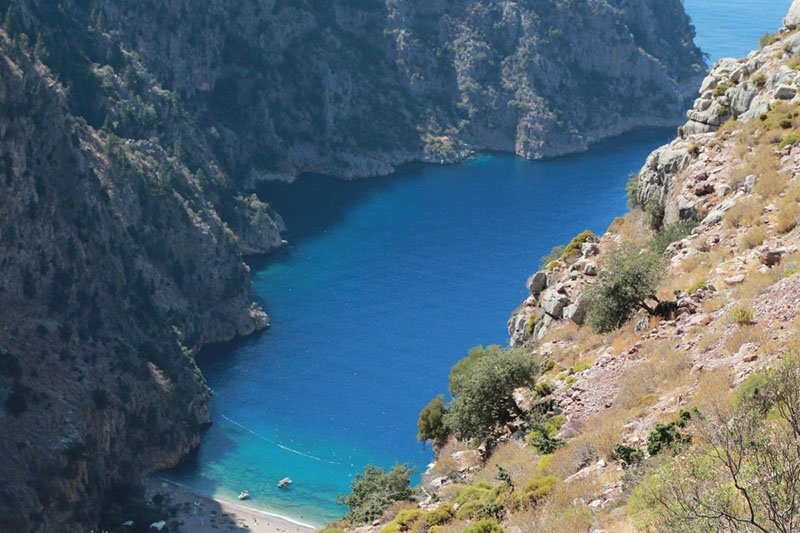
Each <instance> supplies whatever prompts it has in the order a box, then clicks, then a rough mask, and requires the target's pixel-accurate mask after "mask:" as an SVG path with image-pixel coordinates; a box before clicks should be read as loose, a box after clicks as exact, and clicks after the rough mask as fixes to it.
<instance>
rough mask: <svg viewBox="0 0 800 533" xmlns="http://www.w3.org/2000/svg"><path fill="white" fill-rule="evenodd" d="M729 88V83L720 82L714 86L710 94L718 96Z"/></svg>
mask: <svg viewBox="0 0 800 533" xmlns="http://www.w3.org/2000/svg"><path fill="white" fill-rule="evenodd" d="M730 88H731V84H730V83H725V82H722V83H720V84H719V85H717V86H716V87H714V90H713V91H712V92H711V94H712V96H715V97H720V96H723V95H724V94H725V93H726V92H727V90H728V89H730Z"/></svg>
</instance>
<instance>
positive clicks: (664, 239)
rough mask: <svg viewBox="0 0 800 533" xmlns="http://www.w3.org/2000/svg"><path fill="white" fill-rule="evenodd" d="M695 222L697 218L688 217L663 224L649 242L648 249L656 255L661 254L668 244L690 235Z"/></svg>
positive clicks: (695, 224)
mask: <svg viewBox="0 0 800 533" xmlns="http://www.w3.org/2000/svg"><path fill="white" fill-rule="evenodd" d="M697 224H698V221H697V220H695V219H688V220H681V221H679V222H675V223H674V224H670V225H669V226H665V227H664V228H662V229H661V231H659V232H658V233H656V236H655V238H654V239H653V242H651V243H650V250H652V251H653V253H655V254H658V255H661V254H663V253H664V251H665V250H666V249H667V247H668V246H669V245H670V244H672V243H673V242H675V241H679V240H681V239H683V238H684V237H686V236H687V235H690V234H691V233H692V230H693V229H694V228H695V227H696V226H697Z"/></svg>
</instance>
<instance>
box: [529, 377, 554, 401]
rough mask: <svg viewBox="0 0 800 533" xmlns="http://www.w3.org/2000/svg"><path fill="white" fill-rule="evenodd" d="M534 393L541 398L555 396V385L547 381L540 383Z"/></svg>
mask: <svg viewBox="0 0 800 533" xmlns="http://www.w3.org/2000/svg"><path fill="white" fill-rule="evenodd" d="M533 392H535V393H536V395H537V396H539V397H540V398H544V397H546V396H550V395H551V394H553V383H552V382H550V381H547V380H543V381H539V382H538V383H536V386H535V387H534V388H533Z"/></svg>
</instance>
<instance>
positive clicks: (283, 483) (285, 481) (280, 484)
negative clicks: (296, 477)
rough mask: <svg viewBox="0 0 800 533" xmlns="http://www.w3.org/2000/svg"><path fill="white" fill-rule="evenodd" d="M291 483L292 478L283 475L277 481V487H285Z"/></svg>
mask: <svg viewBox="0 0 800 533" xmlns="http://www.w3.org/2000/svg"><path fill="white" fill-rule="evenodd" d="M291 484H292V479H291V478H288V477H285V478H283V479H282V480H280V481H278V488H279V489H285V488H286V487H288V486H289V485H291Z"/></svg>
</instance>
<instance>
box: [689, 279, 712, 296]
mask: <svg viewBox="0 0 800 533" xmlns="http://www.w3.org/2000/svg"><path fill="white" fill-rule="evenodd" d="M707 284H708V280H707V279H705V278H703V279H699V280H697V281H695V282H694V283H692V284H691V285H690V286H689V294H695V293H696V292H697V291H699V290H700V289H702V288H703V287H705V286H706V285H707Z"/></svg>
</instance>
